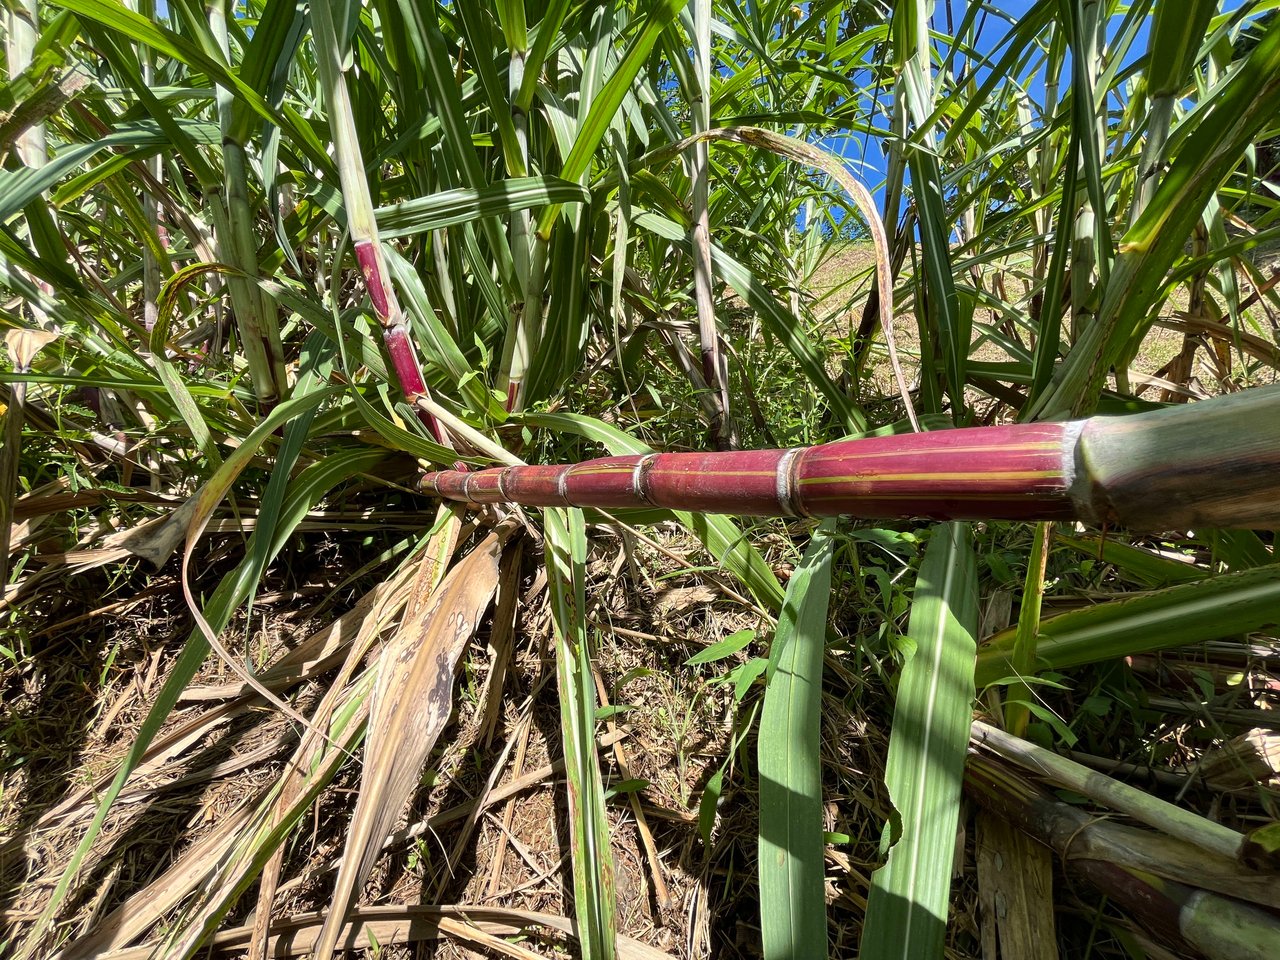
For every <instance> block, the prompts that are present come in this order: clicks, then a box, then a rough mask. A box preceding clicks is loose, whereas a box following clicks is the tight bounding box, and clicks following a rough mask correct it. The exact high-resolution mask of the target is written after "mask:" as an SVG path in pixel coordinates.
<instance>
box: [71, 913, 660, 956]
mask: <svg viewBox="0 0 1280 960" xmlns="http://www.w3.org/2000/svg"><path fill="white" fill-rule="evenodd" d="M323 921H324V917H323V916H322V915H320V914H314V913H311V914H302V915H300V916H296V917H289V918H288V919H286V920H282V921H280V923H278V924H276V928H277V930H278V932H277V934H276V935H275V936H273V937H272V938H271V942H270V944H269V945H268V949H267V956H268V957H272V958H280V957H297V956H303V955H307V954H312V953H315V948H316V943H317V941H318V939H319V935H318V930H319V927H320V925H321V923H322V922H323ZM445 921H449V922H448V923H446V922H445ZM538 928H541V929H543V930H547V931H553V932H555V933H557V934H561V935H564V936H572V935H573V923H572V921H570V920H569V919H568V918H566V917H561V916H557V915H556V914H553V913H538V912H536V911H533V910H514V909H510V908H505V907H473V906H466V905H457V906H452V905H451V906H427V905H417V906H386V907H361V908H359V909H357V910H353V911H351V916H350V922H349V923H347V924H346V925H345V926H344V927H343V929H342V931H341V936H340V937H339V938H338V945H339V946H340V947H341V948H342V949H344V950H364V949H369V948H371V947H373V946H374V944H375V942H376V943H377V944H379V945H381V946H382V947H383V948H384V949H385V948H386V947H388V946H390V945H392V944H403V943H415V942H419V941H423V940H438V939H440V938H441V937H442V936H452V937H456V938H458V939H463V938H466V939H470V940H472V942H478V941H479V938H476V937H471V936H469V934H471V932H472V931H476V932H480V933H483V934H486V935H487V937H514V936H519V935H522V934H525V932H526V931H529V930H533V929H538ZM251 935H252V928H251V927H247V926H246V927H236V928H234V929H231V930H224V931H222V932H221V933H219V934H217V935H216V936H214V937H213V939H212V944H213V948H214V950H216V951H219V952H226V951H233V950H243V949H244V948H245V945H246V944H247V943H248V942H249V938H250V936H251ZM484 943H485V945H486V946H490V947H492V946H493V945H494V944H493V942H492V941H491V940H489V939H485V940H484ZM503 946H504V947H507V948H510V947H512V946H514V945H513V944H509V943H504V944H503ZM153 950H154V945H150V946H143V947H130V948H128V949H126V950H116V951H112V952H110V953H95V954H92V955H91V956H90V957H89V958H87V960H150V958H151V956H152V951H153ZM508 955H509V956H512V955H514V956H523V955H522V954H510V953H509V954H508ZM535 956H538V955H537V954H535ZM618 956H619V957H620V958H621V960H672V957H671V954H669V953H666V952H664V951H662V950H659V949H658V948H657V947H651V946H649V945H648V944H647V943H643V942H641V941H639V940H633V939H631V938H630V937H626V936H623V935H621V934H619V935H618Z"/></svg>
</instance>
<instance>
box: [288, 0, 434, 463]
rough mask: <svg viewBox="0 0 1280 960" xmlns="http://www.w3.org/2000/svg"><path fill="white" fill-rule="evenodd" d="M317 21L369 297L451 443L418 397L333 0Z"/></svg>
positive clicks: (394, 352) (393, 356) (425, 416)
mask: <svg viewBox="0 0 1280 960" xmlns="http://www.w3.org/2000/svg"><path fill="white" fill-rule="evenodd" d="M311 26H312V33H313V36H314V39H315V48H316V65H317V68H318V71H319V73H320V79H321V83H322V88H323V92H324V102H325V105H326V106H327V107H328V110H329V127H330V130H331V136H332V138H333V147H334V154H335V156H336V159H337V161H338V177H339V180H340V181H341V186H342V199H343V202H344V205H345V207H346V214H347V229H348V230H349V231H350V233H351V240H352V244H353V246H354V247H355V255H356V262H357V263H358V264H359V266H360V273H361V275H362V276H363V277H364V282H365V289H366V292H367V293H368V294H369V302H370V303H371V304H372V305H373V311H374V314H375V315H376V316H377V318H378V323H379V324H380V325H381V327H382V342H383V344H384V346H385V347H386V350H387V356H388V357H389V358H390V360H391V366H392V369H394V370H395V372H396V377H397V378H398V379H399V380H400V389H401V390H402V391H403V392H404V396H405V399H406V400H407V401H408V402H409V403H410V404H413V406H414V410H415V412H416V413H417V415H418V419H419V420H420V421H422V424H423V426H424V427H426V429H427V432H428V433H430V434H431V436H432V437H433V438H434V439H435V440H436V441H437V442H439V443H441V444H443V445H445V446H450V440H449V438H448V436H447V435H446V434H445V432H444V431H443V429H442V428H441V427H440V424H439V423H438V422H437V420H436V418H435V417H434V416H432V415H431V414H430V413H428V412H427V411H426V410H425V409H424V408H423V407H422V406H421V405H419V404H417V403H416V401H417V400H419V399H421V398H424V397H428V396H429V394H428V391H427V384H426V380H424V379H423V376H422V366H421V364H420V363H419V362H418V352H417V350H416V349H415V348H414V345H413V341H412V340H411V339H410V338H409V327H408V324H407V322H406V319H405V314H404V311H402V310H401V308H400V301H399V299H398V298H397V297H396V292H395V288H394V287H393V286H392V283H391V276H390V273H389V272H388V270H387V264H386V260H385V259H384V257H383V254H382V243H381V240H380V238H379V236H378V225H377V220H376V218H375V217H374V213H373V198H372V195H371V193H370V191H369V183H368V181H367V180H366V179H365V172H364V158H363V154H362V153H361V150H360V139H359V137H358V136H357V134H356V125H355V119H354V114H353V110H352V106H351V93H350V91H349V90H348V89H347V80H346V75H345V73H344V67H343V62H344V56H343V54H344V50H345V42H344V41H342V40H340V39H339V36H338V28H337V25H336V23H335V17H334V10H333V8H332V4H331V3H330V2H329V0H320V2H316V3H313V4H312V5H311Z"/></svg>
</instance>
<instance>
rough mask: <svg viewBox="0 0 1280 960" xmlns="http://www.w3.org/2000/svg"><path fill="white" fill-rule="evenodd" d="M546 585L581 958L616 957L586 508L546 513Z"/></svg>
mask: <svg viewBox="0 0 1280 960" xmlns="http://www.w3.org/2000/svg"><path fill="white" fill-rule="evenodd" d="M543 516H544V519H545V522H546V543H547V584H548V586H549V588H550V591H551V600H552V610H553V613H554V616H553V618H552V619H553V621H554V623H555V628H556V630H555V633H556V677H557V679H558V681H559V688H560V729H561V737H562V740H563V743H564V762H565V777H566V779H567V780H568V784H569V829H570V833H571V840H570V851H571V854H572V860H573V900H574V913H575V916H576V919H577V925H578V941H579V943H580V944H581V945H582V956H583V960H609V958H612V957H614V956H616V953H617V937H618V933H617V917H616V914H617V904H616V902H615V899H614V897H615V893H614V882H613V853H612V851H611V850H610V846H609V821H608V818H607V817H606V815H605V808H604V782H603V780H602V778H601V776H600V763H599V761H598V760H597V758H596V738H595V724H596V714H595V711H596V688H595V681H594V679H593V677H592V675H591V660H590V655H589V651H588V636H587V620H586V612H587V611H586V584H585V580H586V560H587V533H586V525H585V523H584V522H583V518H582V511H581V510H574V509H568V510H559V509H551V510H547V511H546V512H545V514H544V515H543Z"/></svg>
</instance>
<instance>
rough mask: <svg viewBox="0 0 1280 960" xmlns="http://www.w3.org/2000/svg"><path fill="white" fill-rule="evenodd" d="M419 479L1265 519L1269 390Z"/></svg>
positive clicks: (1087, 517)
mask: <svg viewBox="0 0 1280 960" xmlns="http://www.w3.org/2000/svg"><path fill="white" fill-rule="evenodd" d="M422 483H423V486H424V488H425V489H427V490H428V491H430V492H432V493H434V494H436V495H438V496H441V497H445V498H447V499H450V500H458V501H463V502H468V503H475V504H484V503H503V502H512V503H519V504H524V505H527V506H534V507H551V506H556V507H566V506H574V507H600V508H604V509H622V508H627V507H645V506H653V507H663V508H668V509H674V510H692V511H700V512H708V513H731V514H740V515H754V516H798V517H829V516H844V515H847V516H853V517H860V518H865V519H889V518H906V517H929V518H933V519H938V520H964V519H970V520H973V519H991V520H1067V519H1078V520H1083V521H1086V522H1089V523H1094V524H1102V525H1113V526H1124V527H1129V528H1132V529H1141V530H1187V529H1191V528H1195V527H1201V526H1211V527H1237V528H1253V529H1262V528H1269V529H1277V528H1280V388H1265V389H1256V390H1249V391H1245V392H1242V393H1238V394H1233V395H1231V396H1228V397H1221V398H1218V399H1216V400H1208V401H1202V402H1200V403H1196V404H1192V405H1189V406H1185V407H1176V408H1168V409H1164V410H1158V411H1154V412H1150V413H1143V414H1137V415H1134V416H1127V417H1093V418H1090V419H1088V420H1077V421H1072V422H1069V423H1030V424H1011V425H1007V426H996V427H972V428H967V429H962V430H941V431H935V432H931V433H918V434H907V435H899V436H887V437H869V438H866V439H861V440H846V441H840V442H837V443H828V444H822V445H819V446H814V447H803V448H796V449H791V450H749V451H735V452H715V453H650V454H643V455H638V456H618V457H604V458H601V459H598V460H588V461H585V462H583V463H577V464H569V465H564V466H516V467H505V468H495V469H489V470H480V471H477V472H473V473H462V472H459V471H441V472H437V473H429V474H427V475H426V476H425V477H424V478H423V481H422Z"/></svg>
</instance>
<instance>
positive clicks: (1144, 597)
mask: <svg viewBox="0 0 1280 960" xmlns="http://www.w3.org/2000/svg"><path fill="white" fill-rule="evenodd" d="M1276 623H1280V564H1272V565H1270V566H1265V567H1257V568H1255V569H1252V570H1244V571H1241V572H1240V573H1229V574H1224V575H1222V576H1219V577H1211V578H1209V579H1206V580H1200V581H1198V582H1196V583H1187V584H1180V585H1178V586H1176V587H1169V588H1168V589H1165V590H1155V591H1152V592H1151V593H1141V594H1133V595H1132V596H1128V597H1125V598H1124V599H1122V600H1112V601H1110V602H1109V603H1100V604H1097V605H1096V606H1092V607H1085V608H1083V609H1081V610H1073V611H1071V612H1070V613H1064V614H1062V615H1061V616H1057V617H1052V618H1051V619H1048V620H1043V621H1041V623H1040V636H1039V638H1038V640H1037V647H1036V663H1037V666H1038V667H1039V668H1040V669H1041V670H1064V669H1066V668H1067V667H1077V666H1080V665H1082V664H1086V663H1100V662H1103V661H1106V660H1114V659H1116V658H1117V657H1127V656H1130V655H1132V654H1136V653H1150V652H1152V651H1154V650H1168V649H1170V648H1172V647H1181V646H1184V645H1186V644H1188V643H1199V642H1200V641H1203V640H1213V639H1215V638H1217V637H1225V636H1230V635H1231V634H1235V633H1247V632H1249V631H1252V630H1260V629H1262V628H1263V627H1266V626H1270V625H1273V624H1276ZM1015 634H1016V631H1015V630H1003V631H1001V632H1000V633H997V634H996V635H995V636H994V637H992V638H991V640H990V642H989V643H988V644H987V645H986V646H984V647H983V649H982V652H981V653H979V654H978V666H977V673H976V676H975V679H976V680H977V683H978V685H979V686H980V687H982V686H986V685H987V684H990V683H995V682H996V681H998V680H1000V678H1002V677H1010V676H1013V675H1014V671H1013V670H1011V669H1010V657H1011V654H1012V650H1013V646H1014V635H1015Z"/></svg>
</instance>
